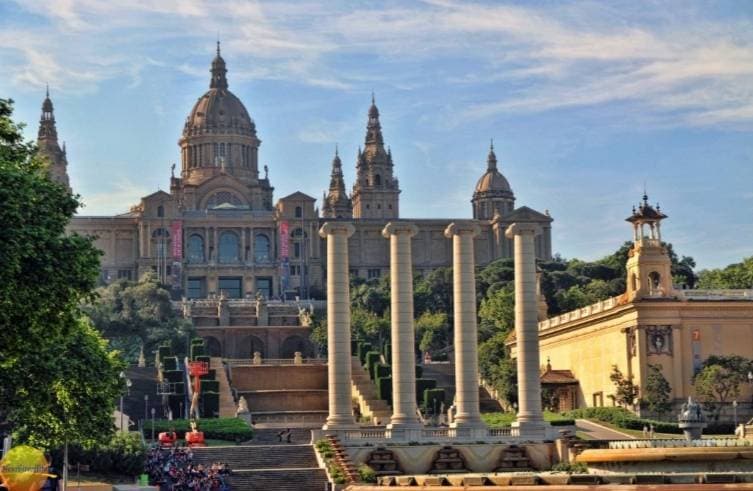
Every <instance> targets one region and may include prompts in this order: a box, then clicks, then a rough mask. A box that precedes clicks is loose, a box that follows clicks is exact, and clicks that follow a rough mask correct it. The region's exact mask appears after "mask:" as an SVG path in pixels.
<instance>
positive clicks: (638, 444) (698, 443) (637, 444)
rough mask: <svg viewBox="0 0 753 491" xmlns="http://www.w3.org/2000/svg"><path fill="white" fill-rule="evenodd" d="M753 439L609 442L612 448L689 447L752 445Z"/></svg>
mask: <svg viewBox="0 0 753 491" xmlns="http://www.w3.org/2000/svg"><path fill="white" fill-rule="evenodd" d="M751 446H753V441H750V440H743V439H738V438H704V439H701V440H690V441H688V440H685V439H679V438H677V439H662V440H622V441H612V442H609V448H610V449H612V450H633V449H638V448H689V447H751Z"/></svg>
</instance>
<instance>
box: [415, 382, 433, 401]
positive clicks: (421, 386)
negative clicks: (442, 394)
mask: <svg viewBox="0 0 753 491" xmlns="http://www.w3.org/2000/svg"><path fill="white" fill-rule="evenodd" d="M436 388H437V381H436V380H434V379H433V378H417V379H416V401H421V400H423V398H424V391H425V390H427V389H436Z"/></svg>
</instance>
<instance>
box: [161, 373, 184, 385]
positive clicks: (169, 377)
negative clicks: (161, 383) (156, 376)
mask: <svg viewBox="0 0 753 491" xmlns="http://www.w3.org/2000/svg"><path fill="white" fill-rule="evenodd" d="M162 376H163V377H164V379H165V381H166V382H172V383H176V382H183V370H165V371H163V372H162Z"/></svg>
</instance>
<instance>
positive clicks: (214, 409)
mask: <svg viewBox="0 0 753 491" xmlns="http://www.w3.org/2000/svg"><path fill="white" fill-rule="evenodd" d="M219 415H220V395H219V394H218V393H217V392H202V394H201V417H202V418H216V417H218V416H219ZM202 421H203V420H202Z"/></svg>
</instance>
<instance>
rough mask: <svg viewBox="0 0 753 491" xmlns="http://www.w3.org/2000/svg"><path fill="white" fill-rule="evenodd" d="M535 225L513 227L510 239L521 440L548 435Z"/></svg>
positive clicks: (537, 231) (525, 224) (510, 227)
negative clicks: (543, 407)
mask: <svg viewBox="0 0 753 491" xmlns="http://www.w3.org/2000/svg"><path fill="white" fill-rule="evenodd" d="M539 233H541V227H540V226H539V225H537V224H535V223H513V224H512V225H510V226H509V227H508V228H507V231H506V232H505V234H506V235H507V237H509V238H511V239H514V240H515V255H514V257H515V336H516V337H517V345H518V408H519V410H518V421H517V423H516V426H517V427H518V428H520V433H521V436H523V437H525V438H531V439H539V438H541V439H543V438H544V437H545V434H546V427H545V425H544V414H543V412H542V410H541V379H540V375H539V370H540V362H539V323H538V299H537V298H536V252H535V243H534V241H535V237H536V235H537V234H539Z"/></svg>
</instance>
